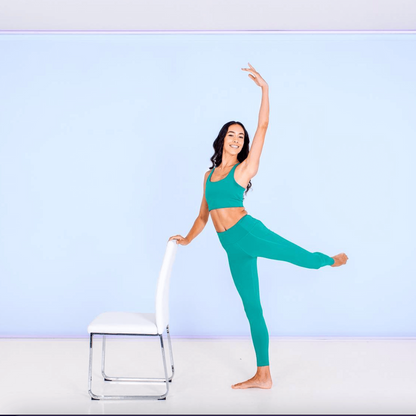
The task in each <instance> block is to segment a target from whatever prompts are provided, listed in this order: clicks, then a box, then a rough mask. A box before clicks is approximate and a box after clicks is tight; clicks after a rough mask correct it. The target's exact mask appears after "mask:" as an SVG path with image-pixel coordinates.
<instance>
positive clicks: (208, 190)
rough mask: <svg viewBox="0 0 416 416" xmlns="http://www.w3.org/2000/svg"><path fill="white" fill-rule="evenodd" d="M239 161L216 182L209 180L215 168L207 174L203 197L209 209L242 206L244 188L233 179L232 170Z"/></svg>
mask: <svg viewBox="0 0 416 416" xmlns="http://www.w3.org/2000/svg"><path fill="white" fill-rule="evenodd" d="M237 165H239V163H237V164H235V165H234V166H233V167H232V168H231V170H230V172H229V173H228V175H227V176H226V177H225V178H223V179H221V180H219V181H216V182H211V176H212V173H213V172H214V170H215V168H214V169H212V171H211V173H210V174H209V175H208V178H207V182H206V185H205V199H206V201H207V203H208V209H209V211H212V210H213V209H219V208H234V207H243V208H244V205H243V194H244V191H245V189H246V188H244V187H243V186H241V185H240V184H238V183H237V182H236V180H235V179H234V171H235V168H236V167H237Z"/></svg>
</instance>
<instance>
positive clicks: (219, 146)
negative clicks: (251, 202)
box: [209, 121, 252, 195]
mask: <svg viewBox="0 0 416 416" xmlns="http://www.w3.org/2000/svg"><path fill="white" fill-rule="evenodd" d="M232 124H239V125H240V126H241V127H242V128H243V130H244V144H243V148H242V149H241V151H240V153H239V154H238V155H237V160H238V161H239V162H240V163H241V162H243V161H244V160H246V159H247V156H248V152H249V144H250V137H249V135H248V133H247V130H246V128H245V127H244V126H243V124H242V123H240V122H239V121H229V122H228V123H225V124H224V125H223V126H222V127H221V130H220V132H219V133H218V136H217V138H216V139H215V140H214V143H213V144H212V147H213V148H214V154H213V155H212V157H211V159H210V160H211V162H212V166H211V167H210V168H209V169H213V168H214V167H216V166H219V165H221V162H222V151H223V148H224V138H225V135H226V134H227V132H228V127H230V126H231V125H232ZM251 186H252V185H251V180H250V182H249V183H248V185H247V188H246V190H245V195H247V192H248V190H249V189H250V188H251Z"/></svg>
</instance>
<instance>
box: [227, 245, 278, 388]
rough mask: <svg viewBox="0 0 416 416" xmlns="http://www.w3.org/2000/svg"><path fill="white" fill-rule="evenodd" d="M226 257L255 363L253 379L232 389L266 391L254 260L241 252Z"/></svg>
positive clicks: (265, 339)
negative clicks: (248, 334) (247, 325)
mask: <svg viewBox="0 0 416 416" xmlns="http://www.w3.org/2000/svg"><path fill="white" fill-rule="evenodd" d="M227 255H228V263H229V265H230V270H231V275H232V277H233V280H234V284H235V286H236V288H237V291H238V293H239V295H240V297H241V300H242V302H243V306H244V310H245V313H246V316H247V319H248V321H249V324H250V331H251V338H252V341H253V346H254V350H255V352H256V360H257V372H256V375H255V376H254V377H253V378H251V379H250V380H247V381H246V382H244V383H237V384H236V385H234V386H233V388H247V387H260V388H266V389H269V388H271V386H272V379H271V375H270V370H269V332H268V330H267V326H266V322H265V320H264V316H263V309H262V306H261V302H260V290H259V278H258V273H257V258H256V257H252V256H248V255H246V254H245V253H244V252H243V251H241V250H239V251H233V252H230V251H227Z"/></svg>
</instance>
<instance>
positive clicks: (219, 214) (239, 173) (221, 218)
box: [210, 161, 251, 233]
mask: <svg viewBox="0 0 416 416" xmlns="http://www.w3.org/2000/svg"><path fill="white" fill-rule="evenodd" d="M214 173H216V172H214ZM212 176H214V175H212ZM225 176H226V175H224V176H223V177H222V178H221V177H218V178H217V177H216V178H214V179H213V178H212V177H211V179H213V180H212V182H216V180H221V179H223V178H224V177H225ZM234 178H235V181H236V182H237V183H238V184H239V185H240V186H242V187H244V188H247V185H248V183H249V182H250V179H251V176H250V175H249V174H248V173H247V169H246V163H245V161H244V162H243V163H241V164H240V165H239V166H237V167H236V169H235V174H234ZM210 214H211V219H212V223H213V224H214V228H215V231H217V233H222V232H224V231H227V230H229V229H230V228H231V227H232V226H233V225H235V224H237V222H238V221H240V220H241V218H243V217H244V216H245V215H248V212H247V211H246V210H245V208H244V207H232V208H218V209H213V210H211V211H210Z"/></svg>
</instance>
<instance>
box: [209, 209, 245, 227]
mask: <svg viewBox="0 0 416 416" xmlns="http://www.w3.org/2000/svg"><path fill="white" fill-rule="evenodd" d="M210 214H211V219H212V223H213V224H214V228H215V231H217V233H222V232H224V231H227V230H228V229H230V228H231V227H232V226H233V225H235V224H237V222H238V221H240V220H241V218H243V217H244V216H245V215H247V214H248V212H247V211H246V210H245V208H244V207H235V208H218V209H213V210H212V211H210Z"/></svg>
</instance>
